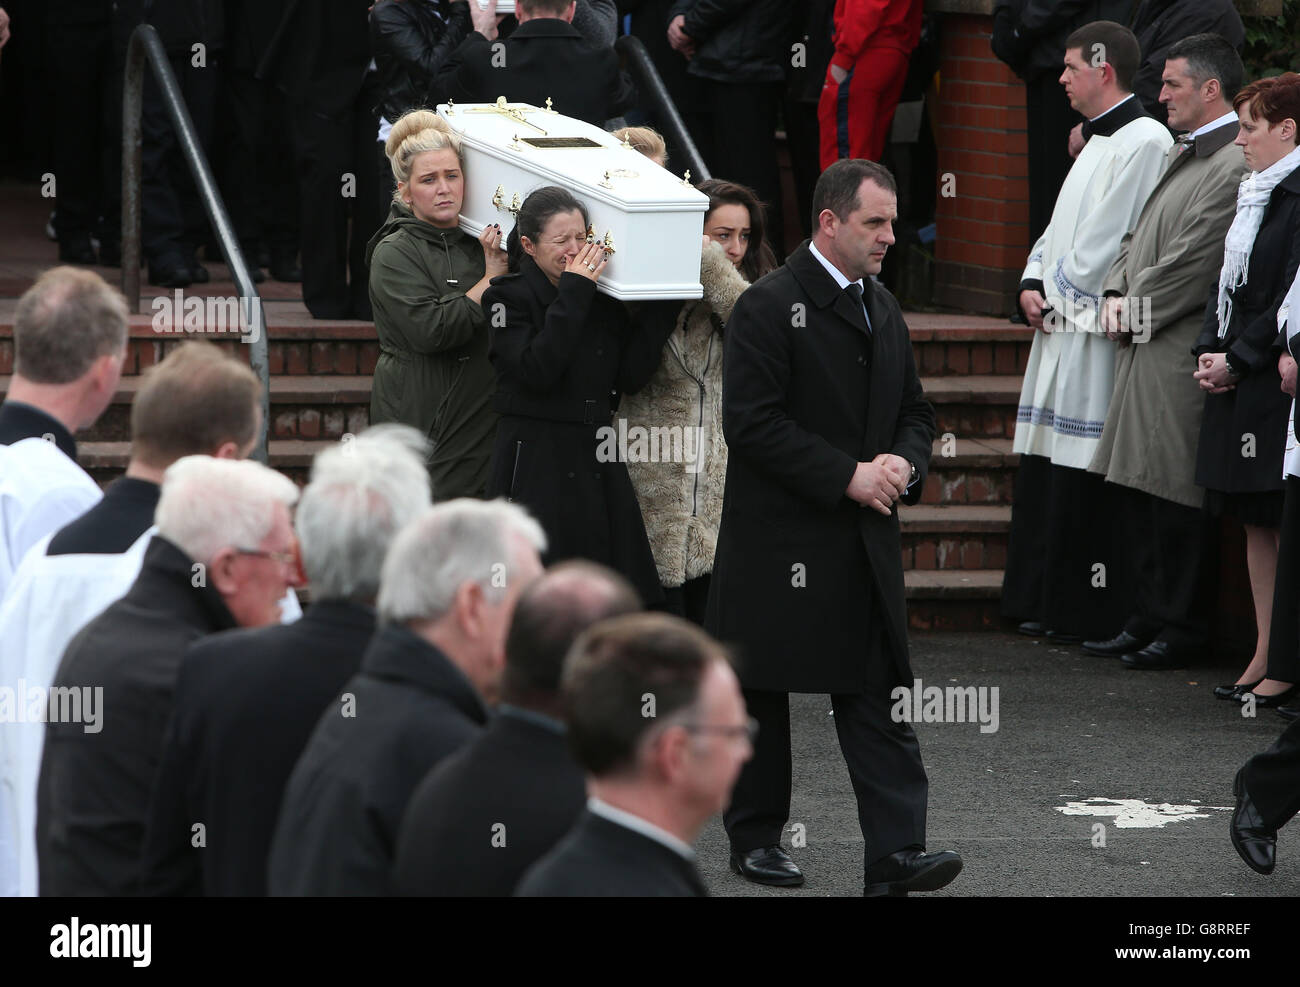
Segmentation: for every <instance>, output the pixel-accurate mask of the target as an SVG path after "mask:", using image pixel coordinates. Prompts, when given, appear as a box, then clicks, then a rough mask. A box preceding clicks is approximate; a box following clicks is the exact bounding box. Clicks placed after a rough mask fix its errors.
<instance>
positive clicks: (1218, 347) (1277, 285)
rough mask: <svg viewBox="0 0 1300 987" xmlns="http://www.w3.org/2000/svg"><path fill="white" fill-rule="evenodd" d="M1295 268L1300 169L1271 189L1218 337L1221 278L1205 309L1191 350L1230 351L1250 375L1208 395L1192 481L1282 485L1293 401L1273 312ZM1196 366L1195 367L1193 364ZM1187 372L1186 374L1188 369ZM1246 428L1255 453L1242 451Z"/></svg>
mask: <svg viewBox="0 0 1300 987" xmlns="http://www.w3.org/2000/svg"><path fill="white" fill-rule="evenodd" d="M1297 266H1300V168H1297V169H1296V170H1295V171H1293V172H1291V174H1290V175H1288V176H1287V177H1286V179H1285V180H1284V181H1282V182H1281V184H1279V185H1278V186H1277V188H1275V189H1273V194H1272V195H1271V196H1270V197H1269V200H1268V205H1267V206H1266V207H1265V208H1264V220H1263V222H1261V223H1260V226H1259V232H1258V233H1257V234H1256V235H1255V244H1254V246H1253V247H1252V248H1251V251H1250V268H1249V272H1248V274H1247V276H1246V283H1245V285H1243V286H1242V287H1241V288H1239V289H1237V291H1236V292H1234V293H1233V301H1232V318H1231V321H1230V323H1229V325H1228V333H1227V335H1226V336H1225V337H1224V338H1223V339H1222V340H1220V339H1219V317H1218V304H1219V303H1218V283H1217V279H1216V282H1215V287H1214V289H1213V290H1212V291H1211V293H1210V299H1209V302H1208V303H1207V304H1206V307H1205V323H1204V325H1203V327H1202V328H1201V335H1200V337H1199V338H1198V339H1197V340H1196V347H1195V349H1194V350H1193V352H1194V353H1195V354H1196V355H1198V356H1199V355H1200V354H1201V353H1220V352H1223V351H1224V350H1226V351H1227V352H1228V353H1230V354H1232V362H1233V364H1234V365H1237V366H1241V367H1248V368H1249V372H1248V373H1247V374H1246V375H1245V376H1244V377H1243V378H1242V379H1241V380H1239V381H1238V382H1237V386H1236V387H1234V388H1233V389H1232V390H1230V391H1228V392H1227V393H1225V394H1207V395H1205V414H1204V415H1203V416H1202V417H1201V437H1200V441H1199V443H1198V445H1197V447H1196V482H1197V484H1198V485H1199V486H1202V487H1205V488H1206V489H1209V490H1220V491H1223V492H1226V493H1256V492H1264V491H1268V490H1281V489H1282V457H1283V455H1284V454H1285V452H1286V429H1287V417H1288V416H1289V414H1290V410H1291V398H1290V397H1288V396H1287V395H1286V394H1285V393H1284V392H1283V391H1282V378H1281V377H1280V376H1279V374H1278V372H1277V360H1278V357H1279V356H1280V355H1281V354H1282V351H1283V349H1285V347H1286V337H1285V336H1283V335H1281V334H1280V333H1279V332H1278V328H1277V310H1278V308H1279V307H1280V306H1281V304H1282V301H1283V299H1285V298H1286V293H1287V290H1288V289H1290V287H1291V282H1292V281H1294V280H1295V275H1296V268H1297ZM1193 369H1194V368H1193ZM1189 372H1190V371H1189ZM1246 433H1251V434H1252V435H1254V436H1255V449H1254V451H1255V455H1254V456H1253V457H1251V456H1245V455H1243V454H1242V450H1243V448H1244V440H1243V438H1242V436H1243V435H1245V434H1246Z"/></svg>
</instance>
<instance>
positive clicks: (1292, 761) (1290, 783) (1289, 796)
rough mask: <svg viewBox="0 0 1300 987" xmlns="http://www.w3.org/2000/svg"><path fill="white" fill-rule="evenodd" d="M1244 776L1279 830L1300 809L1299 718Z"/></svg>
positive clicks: (1263, 813) (1269, 821)
mask: <svg viewBox="0 0 1300 987" xmlns="http://www.w3.org/2000/svg"><path fill="white" fill-rule="evenodd" d="M1288 482H1289V479H1288ZM1241 779H1242V781H1243V782H1244V783H1245V785H1246V791H1247V792H1249V793H1250V800H1251V801H1252V802H1254V803H1255V806H1256V808H1258V809H1259V812H1260V815H1261V816H1262V817H1263V819H1264V823H1265V824H1266V825H1268V826H1270V827H1272V828H1274V829H1279V828H1281V827H1282V826H1283V825H1285V824H1286V823H1287V822H1288V821H1289V820H1290V819H1291V817H1292V816H1294V815H1295V814H1296V813H1297V812H1300V720H1292V721H1291V722H1290V723H1289V724H1288V725H1287V728H1286V729H1285V730H1283V731H1282V736H1280V737H1278V738H1277V740H1275V741H1274V742H1273V746H1272V747H1270V748H1269V749H1268V750H1266V751H1264V752H1263V753H1262V754H1256V755H1255V756H1254V757H1252V758H1251V759H1250V760H1249V761H1247V762H1246V765H1245V767H1243V768H1242V773H1241Z"/></svg>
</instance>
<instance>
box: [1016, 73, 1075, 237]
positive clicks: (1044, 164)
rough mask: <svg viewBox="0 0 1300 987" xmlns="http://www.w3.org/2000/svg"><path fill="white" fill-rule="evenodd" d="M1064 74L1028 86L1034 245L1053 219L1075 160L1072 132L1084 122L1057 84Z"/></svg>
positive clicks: (1045, 75) (1043, 77)
mask: <svg viewBox="0 0 1300 987" xmlns="http://www.w3.org/2000/svg"><path fill="white" fill-rule="evenodd" d="M1059 75H1060V73H1057V72H1044V73H1043V74H1042V75H1040V76H1038V77H1037V78H1036V79H1033V80H1031V81H1030V82H1027V83H1025V117H1026V120H1027V122H1028V125H1029V133H1028V138H1027V139H1028V160H1027V162H1026V164H1027V165H1028V170H1029V243H1028V244H1026V246H1030V245H1032V244H1033V242H1034V241H1035V240H1037V239H1038V238H1039V237H1040V236H1042V234H1043V231H1044V230H1045V229H1047V224H1048V223H1049V222H1051V219H1052V209H1053V208H1054V207H1055V205H1056V194H1057V193H1058V192H1060V191H1061V185H1062V184H1064V182H1065V176H1066V174H1067V173H1068V172H1069V171H1070V165H1072V164H1073V163H1074V159H1073V158H1071V157H1070V152H1069V148H1068V142H1069V137H1070V131H1071V130H1072V129H1073V128H1074V125H1075V124H1076V123H1079V122H1080V121H1082V120H1083V117H1082V116H1080V115H1079V114H1078V113H1077V112H1075V111H1074V110H1073V109H1071V107H1070V100H1069V98H1068V97H1067V96H1066V95H1065V90H1064V89H1063V88H1062V87H1061V84H1060V83H1059V82H1057V81H1056V80H1057V78H1058V77H1059Z"/></svg>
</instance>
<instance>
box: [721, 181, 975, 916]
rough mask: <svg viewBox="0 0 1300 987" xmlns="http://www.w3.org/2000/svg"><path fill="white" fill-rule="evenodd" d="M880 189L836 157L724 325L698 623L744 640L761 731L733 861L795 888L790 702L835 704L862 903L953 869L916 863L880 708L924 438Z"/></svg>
mask: <svg viewBox="0 0 1300 987" xmlns="http://www.w3.org/2000/svg"><path fill="white" fill-rule="evenodd" d="M894 188H895V186H894V178H893V176H892V175H891V174H890V173H889V171H888V170H887V169H886V168H883V167H882V166H880V165H878V164H876V163H874V162H871V161H865V160H859V159H852V158H846V159H843V160H840V161H837V162H835V163H834V164H832V165H831V166H830V167H829V168H827V169H826V171H825V172H823V173H822V176H821V178H819V179H818V181H817V186H816V188H815V189H814V192H813V210H814V215H813V228H814V233H813V238H812V240H811V241H805V242H804V243H803V244H802V245H801V246H800V247H799V248H798V249H797V250H795V252H794V253H793V254H791V255H790V257H789V259H788V260H787V261H786V264H785V266H784V267H782V268H779V269H778V270H776V271H773V272H772V273H771V274H769V275H767V277H765V278H762V279H761V280H759V281H758V282H756V283H755V284H754V285H753V286H752V287H751V288H750V289H749V290H748V291H747V292H745V294H744V296H743V297H742V298H741V300H740V301H739V302H738V303H737V304H736V308H735V309H734V310H733V312H732V314H731V320H730V322H728V324H727V339H726V353H725V363H726V368H727V373H726V376H725V378H724V381H723V390H722V415H723V418H722V424H723V430H724V432H725V434H726V437H727V444H728V447H729V449H730V457H729V459H728V462H727V484H726V492H725V493H724V495H723V506H722V524H721V527H720V529H719V532H718V547H717V554H716V556H715V560H714V568H713V580H712V583H711V585H710V594H709V610H708V616H707V618H706V626H707V627H708V628H709V630H710V631H711V632H712V633H714V634H716V635H717V636H718V638H719V639H720V640H722V641H725V642H727V643H732V642H734V643H735V644H736V645H738V646H739V647H740V649H741V650H740V655H741V662H742V664H741V680H742V682H743V683H744V685H745V702H746V704H747V705H748V707H749V711H750V713H751V714H752V715H753V716H754V717H755V718H757V720H758V721H759V723H760V725H761V728H762V732H761V733H760V735H759V740H758V744H757V747H756V749H755V752H754V759H753V760H752V761H750V763H749V764H748V765H747V766H746V767H745V770H744V772H743V773H742V774H741V777H740V781H739V782H738V783H737V785H736V791H735V795H734V798H733V800H732V803H731V807H730V808H729V809H728V810H727V813H726V816H725V817H724V821H725V823H726V826H727V833H728V835H729V836H730V839H731V850H732V854H731V867H732V869H733V870H734V871H736V873H739V874H742V875H744V876H745V877H746V878H748V879H749V880H751V881H756V882H758V883H762V884H774V885H796V884H802V883H803V875H802V873H801V872H800V871H799V868H798V867H797V866H796V865H795V864H794V862H793V861H792V860H791V859H790V856H789V855H788V854H787V853H786V852H785V851H784V850H782V849H781V846H780V843H781V833H782V830H783V829H784V828H785V824H786V821H787V819H788V818H789V812H790V787H791V758H790V712H789V698H788V693H790V692H825V693H830V694H831V703H832V706H833V707H834V711H835V729H836V733H837V734H838V735H839V741H840V749H841V750H842V751H843V753H844V758H845V761H846V762H847V763H848V768H849V777H850V779H851V780H852V782H853V789H854V793H855V794H856V796H857V800H858V820H859V823H860V825H861V827H862V835H863V838H864V840H865V841H866V854H865V865H866V880H865V886H866V891H867V893H868V894H903V893H906V892H907V891H920V890H932V889H934V888H936V887H941V886H942V885H943V884H946V883H948V881H951V880H952V879H953V877H955V876H956V874H957V871H959V870H960V869H961V860H960V858H958V857H957V855H956V854H953V853H940V854H926V853H924V852H923V851H924V846H925V811H926V800H927V792H928V788H927V780H926V775H925V768H924V767H923V766H922V764H921V752H920V748H919V747H918V745H917V742H916V736H915V734H914V733H913V732H912V729H911V727H910V726H909V725H908V724H907V723H906V722H901V723H900V722H895V721H894V718H893V716H892V715H891V712H892V710H891V692H892V690H893V688H894V687H896V686H899V685H905V686H908V687H911V685H912V681H913V679H912V671H911V667H910V665H909V661H908V651H907V614H906V605H905V603H904V599H903V562H902V553H901V551H900V548H899V528H898V515H897V513H896V511H895V505H896V504H897V503H898V502H899V501H902V502H904V503H915V502H916V501H917V500H919V499H920V496H921V488H922V486H923V485H924V481H925V471H926V467H927V465H928V463H929V460H930V444H931V441H932V439H933V437H934V411H933V409H932V408H931V407H930V405H929V403H928V402H927V401H926V400H925V395H924V394H923V393H922V390H921V382H920V380H919V378H918V377H917V373H916V365H915V363H914V362H913V358H912V345H911V340H910V339H909V337H908V333H907V326H906V325H905V324H904V322H903V316H902V312H901V311H900V310H899V307H898V303H897V302H896V301H895V300H894V298H893V296H891V295H890V294H889V292H887V291H886V290H885V289H884V288H882V287H881V286H880V285H878V284H876V283H875V282H874V281H872V280H871V277H870V276H871V275H873V274H876V273H877V272H879V270H880V264H881V261H882V260H883V259H884V256H885V251H886V249H887V248H888V247H889V245H890V244H892V243H893V242H894V237H893V221H894V220H895V219H896V218H897V215H898V210H897V199H896V194H895V191H894Z"/></svg>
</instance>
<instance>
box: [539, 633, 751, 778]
mask: <svg viewBox="0 0 1300 987" xmlns="http://www.w3.org/2000/svg"><path fill="white" fill-rule="evenodd" d="M726 660H728V658H727V652H726V650H725V649H724V648H723V647H722V645H720V644H719V643H718V642H717V641H715V640H713V638H711V637H709V635H708V634H706V633H704V631H702V630H700V629H699V628H698V627H696V626H695V625H694V624H690V623H687V622H686V621H685V620H682V619H681V618H679V617H673V616H670V615H669V614H665V613H636V614H628V615H626V616H623V617H614V618H613V619H611V620H603V621H601V622H600V623H599V624H595V625H594V626H592V627H591V628H590V629H589V630H587V631H586V632H585V633H583V634H582V636H581V637H579V638H578V640H577V641H576V642H575V643H574V645H573V650H572V651H570V652H569V657H568V659H567V660H566V661H565V663H564V675H563V678H562V684H561V696H562V697H563V700H564V708H565V718H566V719H567V720H568V724H569V746H570V748H571V749H572V750H573V754H574V757H575V759H576V760H577V762H578V763H579V764H580V765H582V767H583V768H585V769H586V770H587V771H589V772H590V773H591V774H593V775H595V776H596V777H607V776H609V775H613V774H617V773H619V772H621V771H626V770H627V769H629V768H631V767H632V766H633V765H635V763H636V752H637V747H638V745H639V744H640V743H641V739H642V737H643V736H644V735H645V734H646V733H647V732H648V731H650V730H652V729H653V728H654V727H655V726H657V725H658V724H660V723H663V722H664V721H665V720H666V719H668V718H669V717H671V716H673V714H675V713H679V712H681V711H683V710H688V709H690V708H691V707H693V706H694V705H695V704H696V703H697V702H698V701H699V698H700V683H701V682H702V681H703V679H704V673H705V671H706V670H707V669H708V667H709V663H710V662H711V661H726Z"/></svg>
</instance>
